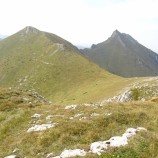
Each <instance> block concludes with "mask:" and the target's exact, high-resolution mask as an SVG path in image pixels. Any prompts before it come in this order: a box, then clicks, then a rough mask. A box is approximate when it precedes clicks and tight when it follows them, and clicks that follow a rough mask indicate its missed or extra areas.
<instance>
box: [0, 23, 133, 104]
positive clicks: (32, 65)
mask: <svg viewBox="0 0 158 158" xmlns="http://www.w3.org/2000/svg"><path fill="white" fill-rule="evenodd" d="M129 82H130V81H129ZM127 83H128V81H127V80H125V79H123V78H121V77H118V76H115V75H112V74H110V73H108V72H107V71H105V70H103V69H101V68H100V67H99V66H97V65H96V64H94V63H93V62H91V61H90V60H88V59H87V58H85V57H84V56H83V55H82V53H80V51H79V50H78V49H77V48H76V47H75V46H73V45H72V44H71V43H69V42H68V41H66V40H64V39H62V38H60V37H59V36H57V35H55V34H52V33H48V32H43V31H40V30H38V29H36V28H33V27H30V26H29V27H26V28H24V29H23V30H21V31H19V32H17V33H15V34H14V35H12V36H10V37H8V38H6V39H4V40H2V41H1V42H0V87H17V88H20V89H27V90H29V89H32V90H35V91H36V92H38V93H39V94H40V95H42V96H44V97H46V98H47V99H50V100H51V101H52V102H53V103H60V104H64V103H66V104H67V103H84V102H93V101H96V100H99V99H103V98H104V97H105V96H109V95H114V94H113V92H114V91H113V89H114V90H115V91H117V90H119V89H120V87H123V86H125V85H126V84H127ZM116 85H117V86H116Z"/></svg>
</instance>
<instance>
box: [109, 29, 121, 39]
mask: <svg viewBox="0 0 158 158" xmlns="http://www.w3.org/2000/svg"><path fill="white" fill-rule="evenodd" d="M120 34H121V33H120V32H119V31H118V30H115V31H114V32H113V33H112V35H111V37H112V38H114V37H118V36H119V35H120Z"/></svg>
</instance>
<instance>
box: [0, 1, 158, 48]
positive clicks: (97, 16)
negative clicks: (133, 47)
mask: <svg viewBox="0 0 158 158" xmlns="http://www.w3.org/2000/svg"><path fill="white" fill-rule="evenodd" d="M0 6H1V9H0V19H1V26H0V33H1V34H13V33H15V32H16V31H18V30H20V29H22V28H23V27H25V26H28V25H31V26H34V27H37V28H38V29H41V30H44V31H48V32H52V33H55V34H57V35H59V36H61V37H63V38H65V39H67V40H69V41H70V42H72V43H74V44H80V45H90V44H92V43H98V42H102V41H104V40H106V39H107V38H108V37H109V36H110V35H111V33H112V32H113V31H114V30H115V29H118V30H120V31H121V32H125V33H129V34H131V35H132V36H133V37H134V38H136V39H137V40H138V41H140V42H141V43H142V44H145V45H147V46H148V47H149V48H152V49H154V50H156V49H157V50H158V46H156V41H158V27H157V26H158V10H157V6H158V0H100V1H98V0H14V1H11V0H0ZM149 37H150V39H149Z"/></svg>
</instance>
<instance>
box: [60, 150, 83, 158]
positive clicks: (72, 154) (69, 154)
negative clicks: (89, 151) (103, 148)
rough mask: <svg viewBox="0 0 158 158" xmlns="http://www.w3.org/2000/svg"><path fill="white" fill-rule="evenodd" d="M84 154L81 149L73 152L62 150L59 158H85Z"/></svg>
mask: <svg viewBox="0 0 158 158" xmlns="http://www.w3.org/2000/svg"><path fill="white" fill-rule="evenodd" d="M85 155H86V152H85V151H84V150H81V149H74V150H64V151H63V152H62V153H61V155H60V157H61V158H67V157H75V156H85Z"/></svg>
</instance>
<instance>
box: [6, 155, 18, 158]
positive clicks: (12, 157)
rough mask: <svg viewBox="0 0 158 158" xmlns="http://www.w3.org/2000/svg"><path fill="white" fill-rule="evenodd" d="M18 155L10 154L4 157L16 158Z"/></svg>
mask: <svg viewBox="0 0 158 158" xmlns="http://www.w3.org/2000/svg"><path fill="white" fill-rule="evenodd" d="M16 157H17V156H16V155H9V156H6V157H4V158H16Z"/></svg>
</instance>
